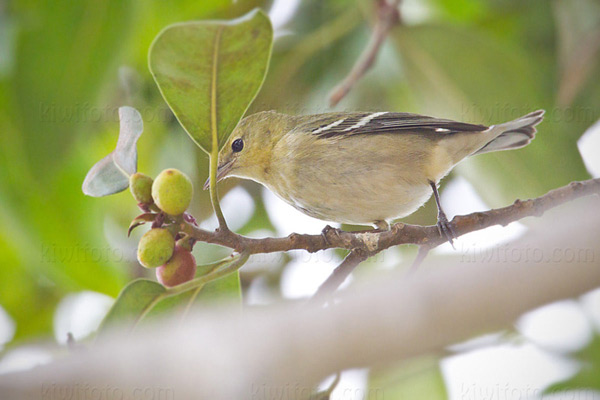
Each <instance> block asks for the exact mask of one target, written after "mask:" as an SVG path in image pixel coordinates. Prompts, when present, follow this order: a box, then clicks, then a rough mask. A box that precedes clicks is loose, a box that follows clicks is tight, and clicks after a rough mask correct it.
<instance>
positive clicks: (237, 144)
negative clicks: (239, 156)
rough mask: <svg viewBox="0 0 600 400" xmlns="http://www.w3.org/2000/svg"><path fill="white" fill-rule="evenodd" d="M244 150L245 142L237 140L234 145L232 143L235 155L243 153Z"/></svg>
mask: <svg viewBox="0 0 600 400" xmlns="http://www.w3.org/2000/svg"><path fill="white" fill-rule="evenodd" d="M243 148H244V141H243V140H242V139H235V140H234V141H233V143H231V150H233V152H234V153H238V152H240V151H242V149H243Z"/></svg>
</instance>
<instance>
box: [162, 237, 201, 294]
mask: <svg viewBox="0 0 600 400" xmlns="http://www.w3.org/2000/svg"><path fill="white" fill-rule="evenodd" d="M195 275H196V259H195V258H194V256H193V255H192V253H190V251H189V250H187V249H184V248H183V247H179V246H175V251H174V252H173V257H171V259H170V260H169V261H167V262H166V263H165V264H164V265H161V266H160V267H158V268H157V269H156V279H158V281H159V282H160V283H162V284H163V285H164V286H166V287H172V286H177V285H181V284H182V283H185V282H187V281H191V280H192V279H194V276H195Z"/></svg>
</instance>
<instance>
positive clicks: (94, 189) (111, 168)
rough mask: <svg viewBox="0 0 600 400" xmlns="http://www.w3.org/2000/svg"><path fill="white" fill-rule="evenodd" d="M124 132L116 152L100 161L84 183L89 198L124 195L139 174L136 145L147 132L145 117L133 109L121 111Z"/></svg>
mask: <svg viewBox="0 0 600 400" xmlns="http://www.w3.org/2000/svg"><path fill="white" fill-rule="evenodd" d="M119 119H120V121H121V128H120V130H119V140H118V141H117V147H116V149H115V150H114V151H113V152H111V153H110V154H109V155H107V156H106V157H104V158H103V159H102V160H100V161H98V162H97V163H96V164H95V165H94V166H93V167H92V168H91V169H90V171H89V172H88V174H87V175H86V177H85V180H84V181H83V186H82V190H83V193H85V194H86V195H88V196H93V197H102V196H108V195H111V194H115V193H119V192H122V191H123V190H125V189H127V187H128V186H129V175H132V174H135V172H136V171H137V149H136V145H137V141H138V139H139V138H140V136H141V135H142V132H143V130H144V127H143V123H142V116H141V115H140V113H139V112H138V111H137V110H136V109H135V108H133V107H120V108H119Z"/></svg>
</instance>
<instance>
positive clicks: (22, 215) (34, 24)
mask: <svg viewBox="0 0 600 400" xmlns="http://www.w3.org/2000/svg"><path fill="white" fill-rule="evenodd" d="M271 3H272V2H271V1H266V0H238V1H235V2H232V1H229V0H203V1H196V0H193V1H192V0H189V1H188V0H180V1H172V2H165V1H160V0H148V1H132V0H104V1H98V0H81V1H77V2H73V1H68V0H54V1H49V0H18V1H10V0H8V1H7V0H1V1H0V169H1V171H2V173H1V174H0V218H1V220H2V224H1V226H0V257H1V262H2V267H0V305H1V306H2V307H3V308H4V309H5V310H6V311H7V312H8V314H9V315H10V316H11V317H12V318H13V320H14V321H15V323H16V334H15V338H14V339H13V342H12V344H11V345H9V346H14V345H16V344H19V343H22V341H23V340H25V339H31V338H36V337H44V336H48V335H50V334H51V332H52V329H53V326H52V324H53V314H54V311H55V309H56V307H57V304H58V302H59V301H60V300H61V299H62V298H64V297H65V296H66V295H67V294H69V293H73V292H77V291H82V290H92V291H97V292H100V293H104V294H107V295H109V296H112V297H115V296H116V295H117V294H118V292H119V290H120V289H121V288H122V287H123V286H124V285H125V283H126V282H128V281H130V280H131V279H132V278H133V277H138V276H142V275H144V274H145V273H146V271H144V270H142V268H141V267H140V266H139V265H138V264H137V262H136V261H135V245H136V239H135V238H133V239H127V238H126V226H128V224H129V221H130V220H131V219H132V218H133V217H134V216H135V215H136V208H135V206H134V204H133V203H132V201H131V197H130V196H129V195H128V194H120V195H116V196H111V197H108V198H104V199H101V200H98V199H91V198H86V197H85V196H84V195H83V194H82V192H81V190H80V187H81V183H82V181H83V178H84V176H85V174H86V172H87V171H88V169H89V168H90V166H91V165H93V163H95V162H96V161H97V160H99V159H100V158H102V157H103V156H104V155H105V154H107V153H109V152H110V151H111V150H112V149H113V148H114V145H115V142H116V138H117V131H118V116H117V109H118V107H119V106H121V105H130V106H133V107H136V108H137V109H138V110H139V111H140V112H141V114H142V117H143V118H144V123H145V134H144V135H143V136H142V138H141V140H140V143H139V155H140V160H139V168H138V169H139V170H140V171H142V172H144V173H148V174H150V175H153V176H155V175H156V174H157V173H158V172H159V171H160V170H161V169H163V168H165V167H176V168H180V169H182V170H183V171H185V172H186V173H188V174H189V175H190V176H191V177H192V179H193V180H194V182H195V188H196V192H195V200H194V205H193V209H192V210H191V211H192V213H193V214H194V215H195V216H196V217H197V218H198V219H200V220H203V219H206V218H209V217H210V213H211V211H210V210H211V209H210V206H209V199H208V193H206V192H203V191H201V190H200V188H201V186H202V183H203V182H204V180H205V179H206V177H207V174H208V172H207V168H208V167H207V158H206V156H205V155H204V154H203V153H202V152H200V151H199V150H198V149H197V148H195V146H194V145H193V143H192V142H191V140H189V138H188V137H187V136H186V135H185V133H184V132H183V130H182V129H181V127H180V126H179V125H178V124H177V121H176V120H175V119H174V118H173V116H172V115H171V113H170V111H169V110H168V108H167V107H166V104H165V103H164V101H163V99H162V98H161V96H160V94H159V92H158V89H157V87H156V85H155V84H154V82H153V81H152V78H151V76H150V73H149V71H148V68H147V51H148V48H149V45H150V43H151V41H152V39H153V38H154V37H155V35H156V34H157V33H158V32H159V31H160V30H161V29H162V28H163V27H165V26H166V25H167V24H170V23H173V22H178V21H184V20H193V19H208V18H211V19H212V18H224V19H229V18H234V17H237V16H240V15H242V14H244V13H246V12H247V11H249V10H250V9H252V8H254V7H263V8H265V9H267V10H268V9H269V8H270V7H271V5H272V4H271ZM401 10H402V16H403V20H402V24H401V25H400V26H398V27H396V28H395V29H394V30H393V31H392V32H391V34H390V37H389V38H388V40H387V41H386V43H385V44H384V46H383V48H382V51H381V52H380V54H379V57H378V59H377V62H376V64H375V66H374V68H373V69H372V70H370V71H369V72H368V73H367V75H366V76H365V77H364V79H363V80H361V81H360V82H359V83H358V84H357V85H356V87H355V88H354V89H353V90H352V91H351V93H350V94H349V96H348V97H346V98H345V99H344V100H343V101H342V102H341V103H340V104H339V105H338V106H337V107H336V109H337V110H359V109H360V110H394V111H408V112H415V113H423V114H430V115H435V116H439V117H445V118H451V119H458V120H464V121H469V122H477V123H484V124H494V123H500V122H504V121H506V120H509V119H512V118H516V117H518V116H520V115H522V114H525V113H527V112H529V111H533V110H535V109H538V108H544V109H546V110H547V117H546V120H545V122H544V123H543V124H542V125H541V126H540V129H539V130H540V132H539V135H538V140H536V141H534V142H533V144H532V145H531V146H529V147H527V148H525V149H523V150H519V151H512V152H503V153H501V154H498V153H494V154H489V155H486V156H484V157H478V158H474V159H471V160H468V161H467V162H465V163H463V164H461V166H460V167H459V168H458V173H460V174H461V175H463V176H465V177H466V178H467V179H468V180H469V182H470V183H471V184H473V185H474V187H475V188H476V189H477V190H478V193H479V195H480V196H481V197H482V198H483V199H484V200H485V201H486V202H487V203H488V204H489V205H490V206H494V207H495V206H502V205H506V204H508V203H510V202H512V201H514V200H515V199H516V198H526V197H532V196H538V195H541V194H543V193H544V192H546V191H547V190H549V189H552V188H555V187H558V186H561V185H564V184H567V183H568V182H570V181H572V180H578V179H585V178H587V177H588V173H587V172H586V169H585V167H584V165H583V163H582V160H581V158H580V155H579V152H578V150H577V145H576V142H577V140H578V138H579V137H580V136H581V135H582V134H583V132H584V131H585V130H586V129H587V128H588V127H589V126H591V125H592V124H593V123H594V122H595V121H596V120H598V118H599V116H600V80H598V79H597V77H598V76H600V63H599V62H598V58H599V55H600V3H599V2H598V1H596V0H577V1H570V0H553V1H547V0H530V1H521V0H481V1H470V0H460V1H457V0H428V1H425V2H418V1H416V0H411V1H408V0H407V1H405V2H404V3H403V4H402V8H401ZM374 18H375V15H374V8H373V1H372V0H357V1H347V0H304V1H301V2H300V3H299V5H298V7H297V9H296V10H295V12H294V14H293V16H292V18H291V19H290V20H289V21H286V23H285V24H284V25H278V22H277V21H275V25H276V35H277V39H276V42H275V47H274V53H273V59H272V63H271V67H270V70H269V73H268V76H267V78H266V82H265V84H264V87H263V89H262V91H261V92H260V94H259V96H258V98H257V99H256V101H255V102H254V104H253V105H252V107H251V110H250V111H249V112H250V113H252V112H255V111H260V110H267V109H274V110H278V111H281V112H288V113H310V112H326V111H330V110H331V108H329V106H328V94H329V92H330V91H331V90H332V89H333V87H335V85H336V84H337V83H338V82H339V81H340V80H341V79H343V77H344V76H345V74H346V73H347V72H348V71H349V70H350V69H351V68H352V65H353V64H354V62H355V60H356V58H357V56H358V55H359V54H360V52H361V51H362V49H363V48H364V46H365V45H366V43H367V42H368V40H369V36H370V33H371V28H372V25H373V23H374ZM238 185H240V186H241V187H242V188H243V190H245V191H247V193H248V194H249V195H250V197H251V198H252V200H253V201H254V202H255V206H254V215H253V217H252V218H251V219H250V220H249V221H248V222H247V223H246V224H245V225H244V226H243V227H241V228H240V229H238V232H240V233H245V234H251V233H252V232H256V231H260V232H262V233H265V232H267V233H268V232H271V233H276V232H275V230H274V228H273V225H272V223H271V221H269V218H268V214H267V212H266V210H265V207H264V204H263V199H262V195H261V193H262V191H261V189H260V188H259V187H258V186H257V185H256V184H254V183H250V182H239V181H235V180H228V181H226V182H225V184H224V185H223V187H222V188H221V196H223V195H224V194H225V193H226V192H227V191H228V190H230V189H231V188H233V187H235V186H238ZM407 221H408V222H411V223H420V224H431V223H434V221H435V207H433V206H432V205H431V204H428V205H427V206H426V207H424V208H423V209H421V210H420V211H419V212H417V213H416V214H414V215H413V216H411V217H410V218H408V219H407ZM196 250H197V252H198V253H199V255H198V256H197V257H198V259H199V262H203V261H210V260H212V259H216V258H217V257H219V256H223V255H224V253H223V252H222V251H219V250H218V249H215V248H214V247H211V246H198V249H196ZM398 251H401V250H398ZM290 260H291V258H290V257H287V256H284V257H279V258H277V259H276V261H273V262H272V263H271V264H273V265H268V266H266V267H265V268H263V269H260V268H259V269H258V271H259V272H255V270H249V271H248V272H247V273H246V274H245V275H243V279H244V284H245V285H246V286H247V285H248V283H249V282H250V281H251V280H252V279H254V278H255V277H256V276H258V275H263V276H267V278H268V279H267V280H266V282H267V284H268V286H269V287H270V288H271V289H272V292H274V293H279V279H280V276H281V272H282V270H283V269H284V268H285V266H286V264H287V263H288V262H289V261H290ZM264 270H267V272H261V271H264ZM434 375H435V377H434V378H435V379H438V378H439V376H438V375H437V374H434Z"/></svg>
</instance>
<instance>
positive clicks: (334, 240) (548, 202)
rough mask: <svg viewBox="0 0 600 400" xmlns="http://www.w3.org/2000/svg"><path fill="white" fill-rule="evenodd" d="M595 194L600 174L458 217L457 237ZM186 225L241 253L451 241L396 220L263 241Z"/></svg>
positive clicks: (371, 249)
mask: <svg viewBox="0 0 600 400" xmlns="http://www.w3.org/2000/svg"><path fill="white" fill-rule="evenodd" d="M592 194H600V178H598V179H590V180H587V181H582V182H572V183H570V184H568V185H566V186H563V187H561V188H558V189H554V190H551V191H549V192H548V193H546V194H545V195H543V196H540V197H538V198H535V199H530V200H524V201H521V200H516V201H515V202H514V203H513V204H512V205H510V206H507V207H503V208H498V209H492V210H489V211H483V212H476V213H472V214H468V215H462V216H459V215H457V216H456V217H454V218H453V219H452V221H451V222H450V224H451V225H452V227H453V229H454V231H455V232H456V237H460V236H462V235H464V234H466V233H469V232H474V231H477V230H481V229H485V228H488V227H490V226H494V225H502V226H506V225H508V224H509V223H511V222H515V221H518V220H520V219H523V218H525V217H531V216H536V217H539V216H541V215H542V214H544V212H546V211H548V210H549V209H551V208H554V207H557V206H559V205H561V204H564V203H567V202H569V201H571V200H574V199H577V198H579V197H584V196H589V195H592ZM181 229H182V231H184V232H185V233H187V234H189V235H190V236H191V237H193V238H194V239H196V240H199V241H202V242H206V243H213V244H218V245H221V246H224V247H229V248H231V249H233V250H236V251H238V252H243V251H246V252H247V253H248V254H258V253H273V252H279V251H289V250H306V251H308V252H310V253H314V252H317V251H320V250H326V249H331V248H343V249H348V250H360V251H362V252H363V253H364V254H366V255H367V256H369V257H370V256H373V255H375V254H377V253H379V252H380V251H383V250H385V249H387V248H389V247H392V246H396V245H401V244H416V245H427V246H428V247H430V248H435V247H437V246H439V245H440V244H443V243H444V242H445V241H446V239H445V238H444V237H441V236H440V234H439V231H438V229H437V226H435V225H432V226H418V225H408V224H403V223H397V224H394V225H393V226H392V228H391V229H390V230H389V231H385V232H376V231H374V232H369V231H367V232H344V231H339V230H328V231H325V232H323V234H321V235H308V234H298V233H292V234H291V235H289V236H287V237H283V238H262V239H256V238H249V237H246V236H242V235H238V234H236V233H234V232H230V231H216V232H211V231H207V230H204V229H200V228H197V227H194V226H193V225H191V224H188V223H185V222H184V223H182V226H181Z"/></svg>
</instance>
